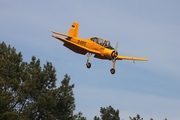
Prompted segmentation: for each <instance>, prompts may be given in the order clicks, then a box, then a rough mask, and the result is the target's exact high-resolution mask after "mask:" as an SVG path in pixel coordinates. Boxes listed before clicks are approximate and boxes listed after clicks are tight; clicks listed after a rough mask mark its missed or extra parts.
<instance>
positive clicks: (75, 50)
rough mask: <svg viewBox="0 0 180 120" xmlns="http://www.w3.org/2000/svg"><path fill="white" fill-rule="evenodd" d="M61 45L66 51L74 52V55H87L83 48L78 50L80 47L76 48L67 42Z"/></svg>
mask: <svg viewBox="0 0 180 120" xmlns="http://www.w3.org/2000/svg"><path fill="white" fill-rule="evenodd" d="M63 45H64V46H65V47H67V48H68V49H70V50H72V51H74V52H75V53H79V54H82V55H85V54H86V53H87V50H85V49H83V48H80V47H77V46H76V45H74V44H70V43H68V42H65V43H64V44H63Z"/></svg>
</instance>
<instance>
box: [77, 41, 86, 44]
mask: <svg viewBox="0 0 180 120" xmlns="http://www.w3.org/2000/svg"><path fill="white" fill-rule="evenodd" d="M86 43H87V42H85V41H82V40H78V44H81V45H86Z"/></svg>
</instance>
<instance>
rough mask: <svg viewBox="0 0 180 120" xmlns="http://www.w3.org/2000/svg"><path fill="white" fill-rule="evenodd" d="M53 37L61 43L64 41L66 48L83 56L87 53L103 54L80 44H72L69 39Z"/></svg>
mask: <svg viewBox="0 0 180 120" xmlns="http://www.w3.org/2000/svg"><path fill="white" fill-rule="evenodd" d="M52 37H54V38H56V39H59V40H60V41H63V42H64V46H65V47H67V48H69V49H70V50H72V51H74V52H76V53H79V54H83V55H84V54H86V53H87V52H89V53H93V54H101V52H100V51H97V50H92V49H89V48H87V47H85V46H82V45H80V44H77V43H74V42H71V40H69V39H65V38H61V37H59V36H52Z"/></svg>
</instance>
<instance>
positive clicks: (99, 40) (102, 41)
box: [90, 37, 114, 49]
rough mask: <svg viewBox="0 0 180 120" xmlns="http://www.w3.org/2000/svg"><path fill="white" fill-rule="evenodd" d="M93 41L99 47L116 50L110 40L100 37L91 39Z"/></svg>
mask: <svg viewBox="0 0 180 120" xmlns="http://www.w3.org/2000/svg"><path fill="white" fill-rule="evenodd" d="M90 40H91V41H93V42H95V43H98V44H99V45H101V46H104V47H106V48H108V49H114V48H113V47H112V46H111V44H110V41H108V40H105V39H102V38H98V37H92V38H90Z"/></svg>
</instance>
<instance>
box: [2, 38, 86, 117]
mask: <svg viewBox="0 0 180 120" xmlns="http://www.w3.org/2000/svg"><path fill="white" fill-rule="evenodd" d="M55 72H56V70H55V68H54V67H53V66H52V63H50V62H47V63H46V64H45V65H44V66H43V68H41V66H40V60H39V59H38V60H36V57H35V56H33V57H32V60H31V62H30V63H27V62H23V59H22V55H21V52H19V53H16V49H15V48H11V46H10V45H9V46H6V44H5V43H4V42H2V43H1V44H0V108H1V109H0V119H6V120H12V119H23V120H39V119H43V120H55V119H56V120H58V119H59V120H62V119H63V120H74V119H75V116H76V115H74V114H73V111H74V110H75V103H74V100H75V99H74V94H73V88H74V84H73V85H69V82H70V77H69V76H68V75H65V78H64V79H63V80H62V82H61V86H60V87H56V74H55ZM78 117H79V118H81V115H79V116H78ZM78 117H77V118H78ZM82 118H83V117H82ZM77 120H78V119H77ZM79 120H84V119H79Z"/></svg>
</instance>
